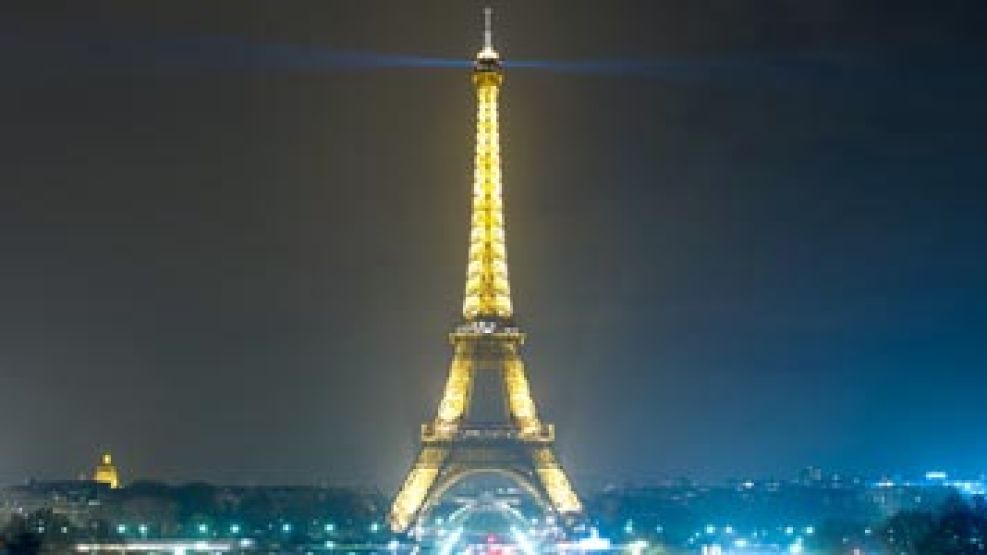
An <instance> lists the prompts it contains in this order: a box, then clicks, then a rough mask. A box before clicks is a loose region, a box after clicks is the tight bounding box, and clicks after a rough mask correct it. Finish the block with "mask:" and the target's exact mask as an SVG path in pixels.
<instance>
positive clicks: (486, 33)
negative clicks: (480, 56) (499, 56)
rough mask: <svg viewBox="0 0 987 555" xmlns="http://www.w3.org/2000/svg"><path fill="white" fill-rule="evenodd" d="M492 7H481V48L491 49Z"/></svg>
mask: <svg viewBox="0 0 987 555" xmlns="http://www.w3.org/2000/svg"><path fill="white" fill-rule="evenodd" d="M491 20H493V8H491V7H490V6H487V7H486V8H483V49H484V50H493V25H492V23H491Z"/></svg>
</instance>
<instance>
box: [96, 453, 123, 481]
mask: <svg viewBox="0 0 987 555" xmlns="http://www.w3.org/2000/svg"><path fill="white" fill-rule="evenodd" d="M93 481H94V482H99V483H101V484H107V485H109V486H110V489H117V488H119V487H120V475H119V474H118V473H117V467H116V466H114V465H113V456H112V455H111V454H110V453H108V452H107V453H103V455H102V456H101V457H100V460H99V464H97V465H96V468H95V469H94V470H93Z"/></svg>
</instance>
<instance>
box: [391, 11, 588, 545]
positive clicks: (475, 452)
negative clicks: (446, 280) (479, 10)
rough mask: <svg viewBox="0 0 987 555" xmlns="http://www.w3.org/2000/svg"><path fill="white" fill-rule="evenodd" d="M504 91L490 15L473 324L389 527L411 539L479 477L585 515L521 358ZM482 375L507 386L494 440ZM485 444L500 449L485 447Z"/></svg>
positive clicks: (481, 96)
mask: <svg viewBox="0 0 987 555" xmlns="http://www.w3.org/2000/svg"><path fill="white" fill-rule="evenodd" d="M502 83H503V72H502V71H501V66H500V59H499V57H498V55H497V52H496V51H495V50H494V49H493V45H492V40H491V36H490V12H489V11H488V12H487V32H486V40H485V45H484V49H483V50H482V51H481V52H480V53H479V54H478V55H477V58H476V65H475V69H474V71H473V84H474V86H475V88H476V97H477V121H476V157H475V160H474V171H473V193H472V210H471V217H470V233H469V260H468V262H467V264H466V295H465V298H464V300H463V317H464V318H465V320H466V322H465V323H463V324H462V325H460V326H459V327H457V328H456V331H455V332H453V333H452V334H450V340H451V342H452V345H453V358H452V363H451V364H450V366H449V377H448V379H447V380H446V384H445V389H444V390H443V393H442V400H441V402H440V403H439V409H438V413H437V414H436V417H435V419H434V420H433V421H432V422H430V423H426V424H424V425H423V426H422V434H421V442H422V448H421V451H420V452H419V455H418V458H417V459H416V460H415V463H414V464H413V465H412V467H411V470H410V471H409V472H408V475H407V477H406V478H405V480H404V483H403V484H402V486H401V489H400V490H399V491H398V494H397V496H396V497H395V499H394V503H393V505H392V506H391V513H390V516H389V521H390V525H391V529H392V530H394V531H395V532H404V531H406V530H407V529H408V528H409V527H410V526H412V525H413V524H414V523H415V520H416V519H417V518H419V516H420V514H421V513H422V512H423V511H424V512H427V511H428V510H429V509H428V507H430V506H433V504H434V502H435V501H436V500H437V499H438V498H440V497H441V496H442V494H443V492H444V491H445V490H446V489H448V487H450V486H451V484H453V483H455V482H456V481H457V480H458V479H460V478H462V477H464V476H466V475H468V474H470V473H472V472H484V471H486V472H489V471H495V472H505V473H507V474H508V475H510V476H513V477H514V478H515V479H517V480H519V482H520V483H521V485H523V486H524V487H525V488H526V489H527V490H528V491H529V492H531V493H532V494H533V495H535V496H537V497H538V498H539V500H540V501H541V502H542V503H543V504H544V505H545V506H549V507H550V508H551V510H554V511H555V512H556V513H558V514H561V515H574V514H578V513H581V512H582V505H581V504H580V502H579V498H578V497H577V496H576V493H575V492H574V491H573V489H572V486H571V485H570V483H569V479H568V478H567V477H566V475H565V472H564V471H563V470H562V467H561V466H560V465H559V463H558V461H557V460H556V458H555V454H554V451H553V446H552V444H553V442H554V439H555V429H554V428H553V427H552V426H551V425H550V424H549V425H546V424H543V423H542V422H541V420H540V419H539V418H538V411H537V408H536V406H535V402H534V399H532V397H531V391H530V388H529V386H528V379H527V377H526V376H525V368H524V362H523V361H522V360H521V356H520V353H519V350H520V347H521V345H522V343H523V342H524V334H523V333H521V331H520V330H519V329H518V328H517V326H515V325H514V324H513V322H511V321H510V319H511V317H512V315H513V309H512V306H511V291H510V281H509V280H508V272H507V247H506V244H505V236H506V234H505V231H504V206H503V204H504V203H503V199H502V194H501V192H502V191H501V174H500V138H499V135H498V121H497V97H498V94H499V90H500V86H501V84H502ZM488 367H492V368H488ZM478 368H482V371H487V370H488V369H489V370H499V371H500V373H501V376H502V379H503V380H504V392H505V394H506V396H507V399H506V406H507V412H508V413H509V414H508V415H507V416H508V421H507V422H505V423H504V424H503V426H502V428H499V429H495V430H493V431H492V432H493V433H494V434H495V435H493V436H485V435H484V434H486V433H489V432H491V430H490V429H485V428H483V427H482V426H481V427H475V426H472V425H471V424H470V422H469V419H468V418H467V415H468V413H469V406H470V403H471V401H470V396H471V395H472V391H471V390H472V382H473V377H474V373H475V372H477V371H480V370H478ZM496 434H500V435H496ZM484 437H496V438H497V439H496V441H495V442H493V443H484V442H485V441H486V440H484ZM505 439H506V440H507V441H504V440H505Z"/></svg>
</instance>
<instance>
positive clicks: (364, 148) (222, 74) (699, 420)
mask: <svg viewBox="0 0 987 555" xmlns="http://www.w3.org/2000/svg"><path fill="white" fill-rule="evenodd" d="M480 6H481V4H480V3H471V2H429V3H421V2H415V3H412V2H399V1H392V2H343V1H340V2H330V1H326V0H319V1H310V2H301V1H297V2H296V1H292V2H270V1H257V2H244V1H240V0H237V1H226V2H219V1H216V2H206V3H203V2H191V1H187V2H131V1H120V2H79V1H66V2H61V3H57V2H23V3H21V4H19V5H16V4H14V3H5V4H4V7H3V8H2V13H0V68H2V70H3V71H2V75H3V86H2V87H0V152H2V155H0V260H2V263H0V394H2V397H0V422H2V423H3V424H2V426H0V483H13V482H20V481H22V480H25V479H27V478H28V477H31V476H34V477H38V478H69V477H74V476H76V475H77V474H78V473H79V472H80V471H83V470H87V469H88V468H89V467H90V466H91V465H92V463H93V462H94V461H95V459H96V456H97V453H98V451H99V450H100V449H103V448H109V449H112V450H113V452H114V454H115V456H116V459H117V462H118V463H119V464H120V465H121V470H122V473H123V475H124V478H125V479H127V480H133V479H137V478H152V479H165V480H175V481H189V480H211V481H218V482H225V483H299V484H312V483H319V482H328V483H334V484H361V485H369V486H379V487H381V488H382V489H383V490H384V491H388V492H389V491H392V490H393V488H395V487H396V486H397V483H398V480H399V479H400V478H401V477H402V474H403V473H404V472H405V471H406V470H407V468H408V465H409V464H410V462H411V458H412V455H413V453H414V450H415V448H416V441H417V436H416V434H417V431H418V426H419V424H420V423H421V422H422V421H424V420H427V419H430V418H432V417H433V415H434V411H435V408H436V405H437V403H438V400H439V395H440V392H441V387H442V384H443V382H444V380H445V377H446V372H447V364H448V361H449V356H450V351H449V347H448V345H447V343H446V335H445V334H446V333H447V332H448V331H450V329H451V327H452V326H453V325H454V324H455V323H456V321H457V318H458V317H459V314H458V312H459V309H460V306H461V296H462V290H463V281H464V278H465V262H466V246H467V237H466V233H467V223H468V221H467V217H468V207H469V191H470V186H471V176H472V167H471V164H472V148H473V144H472V138H473V133H474V130H473V117H474V99H473V92H472V88H471V84H470V80H469V70H468V69H467V68H468V66H467V65H466V62H467V61H468V59H469V58H471V57H472V55H473V54H474V53H475V51H476V50H477V48H478V46H479V42H480ZM494 6H495V9H496V14H495V19H496V29H495V40H496V43H497V46H498V50H500V52H501V54H502V56H504V57H505V58H506V59H507V61H508V64H509V65H508V69H507V78H506V83H505V88H504V90H503V95H502V111H501V114H502V119H501V123H502V133H503V154H504V181H505V188H506V192H505V195H506V209H507V224H508V252H509V260H510V265H511V272H512V274H511V277H512V285H513V292H514V301H515V306H516V310H517V316H518V320H519V323H520V324H521V325H522V327H523V328H524V329H525V330H526V331H527V332H528V333H529V336H528V343H527V351H526V359H527V362H528V368H529V375H530V380H531V382H532V388H533V391H534V394H535V397H536V400H537V401H538V403H539V405H540V409H541V411H542V413H543V416H544V417H545V419H546V420H548V421H552V422H555V423H556V425H557V427H558V431H559V452H560V456H561V458H562V460H563V462H564V463H565V464H566V466H567V467H568V469H569V471H570V472H571V474H572V476H573V478H574V480H575V482H576V486H577V487H580V488H592V487H596V486H598V485H600V484H604V483H607V482H613V483H624V482H647V481H654V480H659V479H663V478H668V477H676V476H682V475H686V476H691V477H694V478H698V479H703V480H717V479H723V478H727V477H747V476H753V477H769V476H775V477H789V476H792V475H794V474H795V472H797V470H798V468H799V467H801V466H805V465H809V464H815V465H820V466H823V467H824V468H828V469H832V470H840V471H846V472H859V473H878V472H917V471H922V470H926V469H928V468H933V467H935V468H942V469H945V470H949V471H954V472H962V473H968V474H979V473H982V472H987V444H985V443H984V441H983V439H984V430H985V426H987V410H985V408H984V395H985V393H984V392H985V391H987V347H985V345H987V260H985V256H984V253H985V251H987V189H985V188H987V157H985V145H987V71H985V70H984V67H985V66H984V60H985V59H987V38H985V37H987V33H985V32H984V29H987V4H985V3H983V2H978V1H976V0H970V1H966V2H957V1H937V2H931V1H924V2H901V1H897V2H892V1H887V2H872V1H861V0H846V1H831V2H821V1H816V2H812V1H794V0H793V1H780V0H778V1H767V0H763V1H752V2H731V1H722V2H692V1H687V0H681V1H664V0H663V1H655V2H651V1H649V2H640V3H632V2H589V1H572V0H565V1H558V2H516V3H514V2H498V3H495V4H494ZM512 62H513V63H514V65H513V67H512V66H511V65H510V64H511V63H512Z"/></svg>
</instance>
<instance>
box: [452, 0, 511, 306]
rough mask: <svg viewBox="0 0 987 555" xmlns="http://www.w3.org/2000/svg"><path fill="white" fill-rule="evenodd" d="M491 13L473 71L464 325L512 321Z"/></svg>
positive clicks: (498, 71)
mask: <svg viewBox="0 0 987 555" xmlns="http://www.w3.org/2000/svg"><path fill="white" fill-rule="evenodd" d="M491 15H492V12H491V10H490V8H486V9H485V10H484V16H485V23H486V25H485V28H484V45H483V50H481V51H480V52H479V54H477V56H476V63H475V64H474V66H473V85H474V86H475V87H476V104H477V111H476V153H475V157H474V170H473V207H472V215H471V217H470V248H469V263H468V264H467V266H466V295H465V298H464V300H463V318H465V319H466V321H468V322H471V321H477V320H508V319H510V318H511V316H512V314H513V311H512V308H511V287H510V283H509V282H508V279H507V247H506V243H505V241H504V206H503V204H504V203H503V198H502V195H501V181H500V135H499V131H498V127H499V124H498V116H497V96H498V94H499V92H500V85H501V84H502V83H503V82H504V72H503V70H502V68H501V65H500V57H499V56H498V55H497V52H496V51H495V50H494V49H493V44H492V38H493V37H492V31H491V29H490V20H491Z"/></svg>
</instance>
